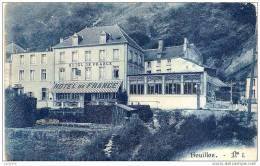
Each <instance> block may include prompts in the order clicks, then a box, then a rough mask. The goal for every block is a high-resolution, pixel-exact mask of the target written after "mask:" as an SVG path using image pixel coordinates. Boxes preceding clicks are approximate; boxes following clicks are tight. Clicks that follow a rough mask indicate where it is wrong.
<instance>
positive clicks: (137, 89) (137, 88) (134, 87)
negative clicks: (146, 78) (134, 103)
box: [130, 83, 144, 94]
mask: <svg viewBox="0 0 260 166" xmlns="http://www.w3.org/2000/svg"><path fill="white" fill-rule="evenodd" d="M130 94H144V84H138V83H137V84H130Z"/></svg>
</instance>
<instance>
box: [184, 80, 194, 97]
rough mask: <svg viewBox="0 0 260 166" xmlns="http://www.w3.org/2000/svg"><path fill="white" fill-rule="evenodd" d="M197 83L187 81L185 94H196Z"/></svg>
mask: <svg viewBox="0 0 260 166" xmlns="http://www.w3.org/2000/svg"><path fill="white" fill-rule="evenodd" d="M196 93H197V84H196V83H195V82H185V83H184V94H196Z"/></svg>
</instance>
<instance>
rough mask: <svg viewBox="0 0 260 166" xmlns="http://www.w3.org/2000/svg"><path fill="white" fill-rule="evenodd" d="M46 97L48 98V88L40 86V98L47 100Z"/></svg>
mask: <svg viewBox="0 0 260 166" xmlns="http://www.w3.org/2000/svg"><path fill="white" fill-rule="evenodd" d="M47 99H48V89H47V88H42V100H47Z"/></svg>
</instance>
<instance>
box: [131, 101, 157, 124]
mask: <svg viewBox="0 0 260 166" xmlns="http://www.w3.org/2000/svg"><path fill="white" fill-rule="evenodd" d="M129 107H132V108H135V109H137V111H136V112H134V113H137V114H138V115H139V118H140V119H141V120H143V121H144V122H150V121H151V120H152V118H153V112H152V111H151V108H150V106H149V105H129Z"/></svg>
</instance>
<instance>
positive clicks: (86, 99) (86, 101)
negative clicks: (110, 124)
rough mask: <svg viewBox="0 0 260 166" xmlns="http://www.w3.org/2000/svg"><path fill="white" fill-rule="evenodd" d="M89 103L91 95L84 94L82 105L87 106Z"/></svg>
mask: <svg viewBox="0 0 260 166" xmlns="http://www.w3.org/2000/svg"><path fill="white" fill-rule="evenodd" d="M90 102H91V93H85V95H84V103H85V104H88V103H90Z"/></svg>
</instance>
